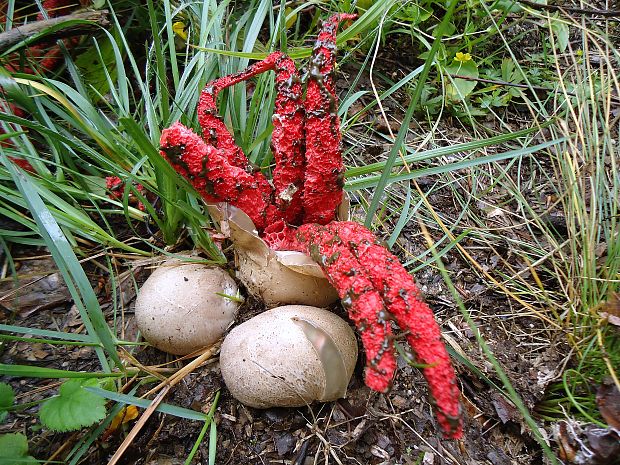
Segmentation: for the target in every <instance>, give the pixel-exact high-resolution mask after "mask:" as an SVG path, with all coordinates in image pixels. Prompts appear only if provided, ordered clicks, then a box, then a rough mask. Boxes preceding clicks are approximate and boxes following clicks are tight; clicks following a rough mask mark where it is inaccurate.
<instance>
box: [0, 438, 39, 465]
mask: <svg viewBox="0 0 620 465" xmlns="http://www.w3.org/2000/svg"><path fill="white" fill-rule="evenodd" d="M38 463H39V461H38V460H37V459H35V458H34V457H32V456H31V455H28V439H26V436H24V435H23V434H21V433H10V434H3V435H2V436H0V465H16V464H27V465H32V464H38Z"/></svg>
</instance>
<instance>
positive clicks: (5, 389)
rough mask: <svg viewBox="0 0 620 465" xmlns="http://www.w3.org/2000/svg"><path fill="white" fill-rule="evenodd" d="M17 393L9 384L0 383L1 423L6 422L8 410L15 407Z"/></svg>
mask: <svg viewBox="0 0 620 465" xmlns="http://www.w3.org/2000/svg"><path fill="white" fill-rule="evenodd" d="M14 401H15V393H14V392H13V388H12V387H11V386H10V385H9V384H7V383H0V423H3V422H4V419H5V418H6V417H7V415H8V413H7V412H6V410H7V409H8V408H9V407H11V406H12V405H13V402H14Z"/></svg>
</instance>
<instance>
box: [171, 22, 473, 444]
mask: <svg viewBox="0 0 620 465" xmlns="http://www.w3.org/2000/svg"><path fill="white" fill-rule="evenodd" d="M353 17H354V16H352V15H345V14H341V15H336V16H333V17H332V18H330V19H329V20H328V21H326V22H325V23H324V25H323V29H322V31H321V33H320V34H319V37H318V40H317V43H316V45H315V47H314V50H313V57H312V59H311V65H310V71H309V73H308V84H307V89H306V97H305V101H304V102H303V107H304V108H305V117H304V108H302V105H301V104H300V102H301V97H300V96H301V92H302V91H301V84H300V83H298V77H297V72H296V70H295V67H294V64H293V63H292V61H291V60H290V59H289V58H287V57H285V56H284V55H282V54H280V53H278V52H276V53H273V54H271V55H269V56H268V57H267V58H266V59H265V60H263V61H261V62H258V63H256V64H254V65H252V66H250V67H249V68H248V69H247V70H246V71H243V72H241V73H237V74H234V75H232V76H228V77H224V78H220V79H218V80H216V81H213V82H212V83H210V84H208V85H207V87H206V89H205V90H204V91H203V93H202V95H201V98H200V103H199V106H198V118H199V122H200V124H201V127H202V129H203V137H204V140H205V141H206V143H205V142H204V141H203V140H202V139H200V137H199V136H197V135H196V134H194V133H193V132H192V131H191V130H189V129H187V128H185V127H184V126H182V125H181V124H179V123H175V124H174V125H173V126H172V127H171V128H169V129H166V130H164V131H163V133H162V139H161V153H162V155H163V156H164V157H166V158H167V159H168V161H169V162H170V163H171V164H172V166H173V167H174V168H175V170H176V171H177V172H179V173H180V174H182V175H183V176H185V177H186V178H187V179H189V180H190V182H192V184H193V185H194V187H195V188H196V189H197V191H198V192H199V193H200V194H201V195H202V196H203V197H204V198H205V199H206V200H207V201H214V200H217V201H226V202H230V203H231V204H233V205H235V206H236V207H238V208H240V209H242V210H243V211H245V213H246V214H248V216H249V217H250V218H251V219H252V220H253V221H254V222H255V225H256V227H257V229H258V230H259V232H260V233H261V237H262V238H263V239H264V240H265V242H266V243H267V244H268V245H269V246H270V247H271V248H272V249H275V250H295V251H299V252H303V253H305V254H307V255H310V256H311V257H312V258H313V259H314V260H315V261H316V262H317V263H319V265H320V266H321V268H322V269H323V271H324V273H325V275H326V276H327V278H328V279H329V281H330V282H331V284H332V285H333V286H334V288H335V289H336V291H337V292H338V294H339V296H340V298H341V299H342V303H343V306H344V307H345V308H347V310H348V313H349V316H350V317H351V319H352V320H353V322H354V323H355V325H356V326H357V328H358V330H359V332H360V334H361V338H362V342H363V344H364V348H365V350H366V354H367V358H368V366H367V369H366V376H365V379H366V384H367V385H368V386H369V387H371V388H372V389H375V390H377V391H380V392H386V391H387V390H388V389H389V387H390V385H391V382H392V378H393V375H394V372H395V370H396V359H395V354H394V348H393V344H392V339H393V335H392V327H391V324H392V322H395V323H397V324H398V326H399V327H400V328H401V329H402V330H403V331H405V334H406V338H407V341H408V343H409V345H410V346H411V347H412V349H413V350H414V352H415V355H416V358H417V361H418V362H419V363H422V364H424V365H425V367H424V368H423V371H424V375H425V377H426V379H427V381H428V383H429V388H430V393H431V396H432V398H433V401H434V405H435V408H436V411H437V418H438V421H439V424H440V426H441V428H442V430H443V431H444V434H445V436H446V437H448V438H453V439H457V438H460V437H461V436H462V425H461V418H460V403H459V390H458V386H457V384H456V378H455V373H454V369H453V367H452V365H451V363H450V358H449V356H448V354H447V352H446V349H445V346H444V345H443V343H442V341H441V333H440V330H439V326H438V325H437V323H436V321H435V319H434V316H433V312H432V310H431V309H430V308H429V307H428V305H426V304H425V303H424V302H422V301H421V300H420V293H419V291H418V289H417V287H416V286H415V283H414V281H413V278H412V277H411V275H409V273H407V271H406V270H405V268H404V267H403V266H402V265H401V264H400V263H399V261H398V259H397V258H396V257H395V256H394V255H392V254H391V253H390V252H389V251H388V250H386V249H385V248H384V247H383V246H381V245H380V244H379V243H378V241H377V239H376V237H375V235H374V234H373V233H371V232H370V231H368V230H367V229H366V228H364V227H363V226H361V225H359V224H357V223H353V222H338V221H333V220H334V219H335V213H336V208H337V206H338V204H340V202H341V201H342V193H343V190H342V188H343V176H342V175H343V171H344V166H343V163H342V158H341V150H340V142H341V141H340V129H339V121H338V116H337V100H336V95H335V90H334V86H333V83H332V81H331V78H330V77H329V74H330V73H331V72H332V69H333V66H334V61H335V57H334V52H335V35H336V28H337V26H338V23H339V22H340V21H342V20H346V19H353ZM268 70H275V71H276V84H277V86H276V87H277V89H278V96H277V99H276V114H275V116H274V134H273V137H272V150H273V152H274V155H275V161H276V169H275V170H274V184H275V195H274V193H273V192H272V190H271V186H269V184H267V185H265V183H266V180H265V181H264V179H265V178H264V176H263V175H262V173H260V172H252V171H251V170H249V169H248V168H247V165H248V162H247V159H246V157H245V155H244V154H243V152H242V151H241V149H239V148H238V147H237V146H236V145H235V143H234V141H233V140H232V136H231V135H230V133H229V132H228V130H227V129H226V127H225V125H224V123H223V122H222V120H221V119H220V118H219V117H218V116H217V115H216V112H215V98H216V96H217V93H218V92H219V91H220V90H221V89H223V88H225V87H228V86H230V85H233V84H235V83H237V82H240V81H243V80H246V79H248V78H250V77H252V76H254V75H256V74H258V73H262V72H264V71H268ZM304 125H305V130H304V132H303V135H304V139H303V141H305V153H304V152H298V150H299V149H300V147H301V146H302V144H303V141H302V140H301V139H298V138H299V137H300V134H301V132H300V131H301V128H302V126H304ZM304 165H305V166H304ZM304 170H305V171H304ZM302 177H303V194H299V191H300V189H298V188H297V187H298V186H300V184H299V182H300V179H301V178H302ZM289 186H293V187H289ZM283 194H287V195H288V194H291V201H290V202H289V201H288V197H287V195H283ZM298 200H302V205H301V207H300V206H299V205H298V203H297V201H298ZM300 217H301V218H303V223H304V224H302V225H301V226H299V224H298V221H299V218H300ZM297 226H299V227H297Z"/></svg>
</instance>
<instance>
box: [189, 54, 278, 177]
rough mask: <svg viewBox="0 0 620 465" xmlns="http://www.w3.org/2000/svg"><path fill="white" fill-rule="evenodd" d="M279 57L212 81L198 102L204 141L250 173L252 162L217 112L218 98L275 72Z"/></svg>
mask: <svg viewBox="0 0 620 465" xmlns="http://www.w3.org/2000/svg"><path fill="white" fill-rule="evenodd" d="M276 55H281V53H279V52H276V53H275V54H271V55H269V56H267V58H266V59H265V60H262V61H259V62H257V63H254V64H253V65H251V66H249V67H248V68H247V69H246V70H244V71H241V72H239V73H235V74H231V75H230V76H224V77H221V78H219V79H216V80H214V81H211V82H210V83H208V84H207V85H206V86H205V88H204V90H203V91H202V92H201V94H200V99H199V100H198V122H199V124H200V127H201V128H202V137H203V139H204V140H205V142H206V143H207V144H208V145H212V146H214V147H216V148H218V149H220V150H222V151H223V153H224V155H225V156H226V158H227V159H228V162H229V163H230V164H231V165H233V166H237V167H239V168H243V169H245V170H246V171H248V172H251V171H252V166H251V164H250V162H249V160H248V159H247V157H246V156H245V154H244V153H243V150H241V148H240V147H239V146H237V144H236V143H235V140H234V139H233V137H232V135H231V134H230V132H229V131H228V128H227V127H226V125H225V124H224V121H223V120H222V117H221V116H219V114H218V112H217V101H216V100H217V95H218V94H219V93H220V91H221V90H222V89H225V88H227V87H230V86H233V85H235V84H238V83H240V82H242V81H245V80H247V79H249V78H251V77H252V76H255V75H257V74H260V73H263V72H265V71H269V70H271V69H273V68H274V66H275V61H276V59H277V56H276Z"/></svg>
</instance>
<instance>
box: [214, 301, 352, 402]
mask: <svg viewBox="0 0 620 465" xmlns="http://www.w3.org/2000/svg"><path fill="white" fill-rule="evenodd" d="M356 360H357V341H356V338H355V334H354V333H353V331H352V330H351V328H350V326H349V324H348V323H347V322H346V321H344V320H343V319H341V318H340V317H338V316H336V315H335V314H333V313H332V312H328V311H327V310H324V309H322V308H317V307H309V306H304V305H286V306H283V307H277V308H274V309H271V310H268V311H266V312H264V313H261V314H259V315H257V316H255V317H254V318H252V319H250V320H248V321H246V322H245V323H243V324H241V325H239V326H237V327H235V328H233V329H232V331H230V333H229V334H228V335H227V336H226V338H225V339H224V343H223V344H222V349H221V352H220V367H221V370H222V377H223V378H224V382H225V383H226V386H227V388H228V390H229V391H230V393H231V394H232V395H233V397H235V398H236V399H237V400H239V401H240V402H242V403H243V404H246V405H249V406H251V407H256V408H270V407H300V406H303V405H308V404H310V403H312V402H313V401H316V400H318V401H331V400H335V399H339V398H341V397H344V396H345V394H346V390H347V386H348V384H349V380H350V379H351V376H352V375H353V370H354V368H355V363H356Z"/></svg>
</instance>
